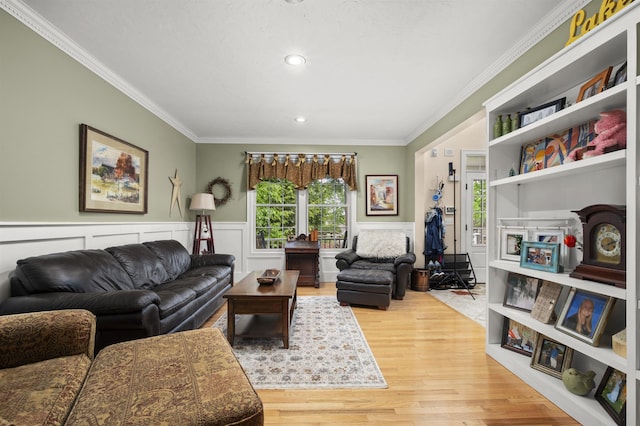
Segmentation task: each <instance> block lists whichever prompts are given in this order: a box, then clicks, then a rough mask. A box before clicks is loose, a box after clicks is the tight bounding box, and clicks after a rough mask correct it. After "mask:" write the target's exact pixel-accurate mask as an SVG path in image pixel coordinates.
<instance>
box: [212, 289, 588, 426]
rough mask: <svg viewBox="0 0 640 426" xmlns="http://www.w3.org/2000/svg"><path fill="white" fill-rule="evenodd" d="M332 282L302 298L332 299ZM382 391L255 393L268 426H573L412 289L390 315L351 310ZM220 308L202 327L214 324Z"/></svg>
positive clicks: (469, 328)
mask: <svg viewBox="0 0 640 426" xmlns="http://www.w3.org/2000/svg"><path fill="white" fill-rule="evenodd" d="M335 293H336V289H335V283H325V284H322V285H321V286H320V288H319V289H317V288H312V287H302V288H299V290H298V295H299V296H321V295H335ZM353 310H354V312H355V314H356V317H357V318H358V322H359V324H360V327H361V328H362V331H363V332H364V334H365V336H366V338H367V342H368V343H369V346H370V347H371V350H372V351H373V353H374V355H375V358H376V360H377V362H378V365H379V367H380V369H381V370H382V374H383V375H384V377H385V379H386V381H387V384H388V385H389V387H388V388H387V389H327V390H258V394H259V396H260V398H261V399H262V402H263V404H264V410H265V424H267V425H296V426H302V425H359V424H371V425H394V426H403V425H576V424H578V423H576V422H575V420H573V419H572V418H571V417H569V416H567V415H566V414H565V413H564V412H563V411H562V410H560V409H559V408H557V407H556V406H555V405H553V404H552V403H551V402H549V401H548V400H546V399H545V398H544V397H542V396H541V395H540V394H539V393H537V392H536V391H535V390H533V389H532V388H530V387H529V386H527V385H526V384H525V383H524V382H522V381H521V380H520V379H519V378H517V377H516V376H515V375H513V374H512V373H510V372H509V371H507V370H506V369H505V368H504V367H502V366H501V365H500V364H498V363H497V362H495V361H494V360H493V359H491V358H490V357H488V356H487V355H486V354H485V352H484V328H483V327H481V326H480V325H478V324H477V323H475V322H474V321H472V320H470V319H468V318H467V317H465V316H464V315H461V314H459V313H458V312H457V311H455V310H453V309H452V308H450V307H448V306H447V305H445V304H444V303H442V302H440V301H438V300H437V299H435V298H433V297H431V296H430V295H429V293H425V292H417V291H412V290H409V291H408V292H407V295H406V297H405V298H404V300H393V301H392V302H391V306H390V308H389V309H388V310H387V311H381V310H377V309H372V308H364V307H353ZM225 313H226V308H225V307H223V308H222V309H220V310H219V311H218V312H216V314H215V315H214V316H213V317H212V318H211V319H210V320H209V321H208V322H207V324H205V325H204V326H205V327H208V326H211V325H212V324H213V323H214V322H215V320H216V319H218V317H220V315H223V314H225Z"/></svg>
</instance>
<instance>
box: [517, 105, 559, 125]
mask: <svg viewBox="0 0 640 426" xmlns="http://www.w3.org/2000/svg"><path fill="white" fill-rule="evenodd" d="M566 101H567V98H561V99H556V100H555V101H552V102H549V103H546V104H544V105H539V106H537V107H535V108H530V109H528V110H526V111H524V112H521V113H520V117H519V123H518V128H522V127H524V126H528V125H529V124H533V123H535V122H536V121H538V120H542V119H543V118H547V117H549V116H550V115H552V114H555V113H556V112H558V111H560V110H561V109H562V108H564V104H565V103H566Z"/></svg>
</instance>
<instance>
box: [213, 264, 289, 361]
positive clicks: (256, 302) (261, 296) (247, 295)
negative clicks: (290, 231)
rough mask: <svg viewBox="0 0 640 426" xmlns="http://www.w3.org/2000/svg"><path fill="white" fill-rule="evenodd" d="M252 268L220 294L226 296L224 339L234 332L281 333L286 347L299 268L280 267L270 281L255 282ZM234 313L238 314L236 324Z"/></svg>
mask: <svg viewBox="0 0 640 426" xmlns="http://www.w3.org/2000/svg"><path fill="white" fill-rule="evenodd" d="M262 272H263V271H254V272H251V273H250V274H249V275H247V276H246V277H244V278H243V279H242V281H240V282H238V283H237V284H234V286H233V287H231V289H230V290H229V291H227V292H226V293H225V294H224V297H225V298H226V299H227V339H229V343H230V344H231V346H233V340H234V338H235V336H239V337H240V336H242V337H260V338H264V337H282V342H283V343H284V348H285V349H289V324H290V323H291V319H292V318H293V310H294V309H295V308H296V301H297V294H298V293H297V287H298V276H299V275H300V272H299V271H282V272H280V277H279V278H278V280H277V281H276V282H275V283H273V284H262V285H261V284H259V283H258V280H257V279H256V278H257V277H259V276H260V275H261V274H262ZM236 315H242V317H241V318H239V319H238V323H237V324H236V321H235V319H236Z"/></svg>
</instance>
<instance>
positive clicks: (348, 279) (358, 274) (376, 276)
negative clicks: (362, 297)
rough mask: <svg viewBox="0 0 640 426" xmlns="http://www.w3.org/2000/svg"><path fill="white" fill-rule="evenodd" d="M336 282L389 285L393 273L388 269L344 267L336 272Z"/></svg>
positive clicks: (391, 281)
mask: <svg viewBox="0 0 640 426" xmlns="http://www.w3.org/2000/svg"><path fill="white" fill-rule="evenodd" d="M337 278H338V282H343V283H363V284H366V285H382V286H390V285H391V284H393V274H392V273H391V272H389V271H382V270H373V269H366V270H365V269H346V270H344V271H341V272H340V273H339V274H338V277H337Z"/></svg>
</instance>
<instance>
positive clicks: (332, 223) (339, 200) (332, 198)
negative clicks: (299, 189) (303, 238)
mask: <svg viewBox="0 0 640 426" xmlns="http://www.w3.org/2000/svg"><path fill="white" fill-rule="evenodd" d="M307 199H308V202H307V207H308V210H307V217H308V221H307V224H308V225H307V229H309V230H314V229H317V230H318V241H320V247H321V248H340V247H343V243H344V240H345V238H346V234H345V233H346V231H347V187H346V185H345V184H344V183H343V181H342V179H331V178H328V179H321V180H316V181H314V182H312V183H311V184H310V185H309V189H308V198H307Z"/></svg>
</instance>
